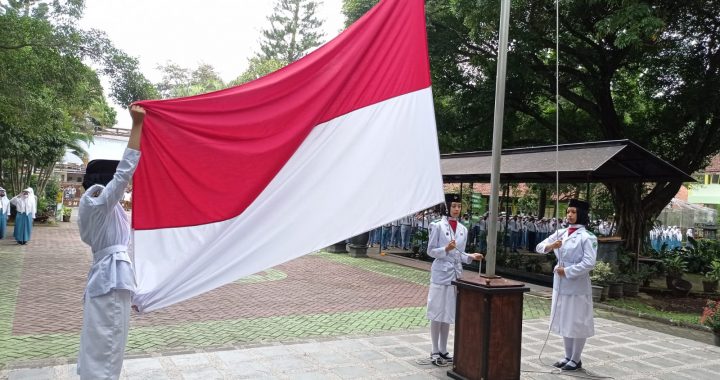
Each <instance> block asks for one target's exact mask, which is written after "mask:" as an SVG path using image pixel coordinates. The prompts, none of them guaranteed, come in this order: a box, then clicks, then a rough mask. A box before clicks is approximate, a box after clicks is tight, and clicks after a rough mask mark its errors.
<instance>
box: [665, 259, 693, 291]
mask: <svg viewBox="0 0 720 380" xmlns="http://www.w3.org/2000/svg"><path fill="white" fill-rule="evenodd" d="M662 264H663V268H665V284H666V285H667V288H668V289H670V290H674V289H675V286H674V285H673V282H674V281H675V280H677V279H682V276H683V274H685V272H687V264H686V263H685V260H683V258H682V256H680V255H674V256H667V257H664V258H663V259H662Z"/></svg>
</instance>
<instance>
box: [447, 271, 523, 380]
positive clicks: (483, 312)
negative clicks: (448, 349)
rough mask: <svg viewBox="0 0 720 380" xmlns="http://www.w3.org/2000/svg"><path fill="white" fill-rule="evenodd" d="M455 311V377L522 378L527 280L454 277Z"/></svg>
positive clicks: (475, 275)
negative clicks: (522, 281)
mask: <svg viewBox="0 0 720 380" xmlns="http://www.w3.org/2000/svg"><path fill="white" fill-rule="evenodd" d="M453 284H454V285H455V286H457V289H458V297H457V305H456V313H455V353H454V360H453V369H452V370H451V371H448V376H450V377H452V378H454V379H463V380H464V379H467V380H475V379H478V380H480V379H482V380H498V379H519V378H520V345H521V342H522V315H523V293H525V292H527V291H529V290H530V289H529V288H527V287H526V286H525V284H523V283H521V282H517V281H512V280H507V279H504V278H499V277H496V278H488V277H484V276H481V275H477V274H473V275H466V276H463V278H461V279H459V280H457V281H453Z"/></svg>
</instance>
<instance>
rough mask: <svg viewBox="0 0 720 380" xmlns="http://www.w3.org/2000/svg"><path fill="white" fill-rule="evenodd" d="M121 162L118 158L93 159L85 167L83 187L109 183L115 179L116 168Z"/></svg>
mask: <svg viewBox="0 0 720 380" xmlns="http://www.w3.org/2000/svg"><path fill="white" fill-rule="evenodd" d="M119 163H120V161H118V160H92V161H90V162H89V163H88V165H87V168H85V177H84V178H83V183H82V185H83V187H84V188H85V190H87V189H88V188H90V186H92V185H103V186H107V184H108V183H109V182H110V181H111V180H112V179H113V176H114V175H115V170H117V166H118V164H119Z"/></svg>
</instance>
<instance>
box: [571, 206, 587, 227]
mask: <svg viewBox="0 0 720 380" xmlns="http://www.w3.org/2000/svg"><path fill="white" fill-rule="evenodd" d="M568 207H575V210H577V221H576V223H577V224H582V225H585V226H587V224H588V223H589V222H590V215H589V214H590V203H588V202H586V201H581V200H579V199H571V200H570V202H568Z"/></svg>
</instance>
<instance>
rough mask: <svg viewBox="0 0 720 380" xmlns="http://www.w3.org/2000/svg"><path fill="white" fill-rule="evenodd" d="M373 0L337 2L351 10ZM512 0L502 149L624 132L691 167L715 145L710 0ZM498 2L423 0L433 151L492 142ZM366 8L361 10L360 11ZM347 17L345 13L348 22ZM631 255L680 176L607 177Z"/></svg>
mask: <svg viewBox="0 0 720 380" xmlns="http://www.w3.org/2000/svg"><path fill="white" fill-rule="evenodd" d="M372 3H374V1H372V0H346V1H345V2H344V8H343V9H344V11H346V15H349V14H350V13H349V11H353V12H355V13H352V15H353V17H359V15H361V14H362V13H361V12H360V11H361V10H362V8H363V7H364V6H367V5H372ZM559 5H560V17H559V24H560V28H559V30H558V33H559V52H558V51H557V50H556V48H555V33H556V29H555V2H554V1H550V0H518V1H513V2H512V9H511V16H510V34H509V38H510V39H509V53H508V63H507V65H508V66H507V83H506V111H505V128H504V136H503V140H504V141H503V147H515V146H531V145H546V144H553V143H555V112H556V106H555V92H556V86H555V83H556V81H555V58H556V57H557V56H558V54H559V62H560V63H559V71H560V75H559V79H558V82H559V85H558V86H557V91H558V93H559V95H560V98H559V101H558V103H559V108H558V113H559V139H560V141H559V142H560V143H569V142H580V141H593V140H612V139H624V138H628V139H632V140H633V141H635V142H637V143H638V144H640V145H641V146H643V147H645V148H647V149H648V150H650V151H651V152H653V153H655V154H656V155H658V156H660V157H661V158H663V159H665V160H667V161H668V162H670V163H672V164H673V165H675V166H676V167H678V168H679V169H681V170H683V171H685V172H687V173H692V172H695V171H696V170H699V169H701V168H703V167H704V166H705V165H706V164H707V162H708V160H709V158H710V157H711V156H713V155H714V154H717V153H718V152H719V151H720V133H719V132H720V99H718V98H719V97H720V91H719V90H720V88H719V87H720V13H719V12H717V9H716V8H717V7H716V5H717V4H716V3H715V2H713V1H702V0H690V1H684V2H677V1H671V0H664V1H640V0H632V1H625V0H623V1H619V0H611V1H594V0H572V1H570V0H569V1H563V2H560V3H559ZM499 6H500V2H497V1H492V2H477V1H475V0H452V1H446V0H428V1H427V2H426V12H427V15H428V40H429V49H430V60H431V71H432V79H433V92H434V95H435V106H436V112H437V122H438V133H439V140H440V145H441V150H442V151H443V152H451V151H463V150H479V149H489V147H490V146H491V141H492V139H491V135H492V120H493V104H494V101H495V99H494V88H495V72H496V64H497V62H496V56H497V41H498V30H499V25H498V23H499V21H498V20H499ZM366 8H367V9H369V6H367V7H366ZM349 21H352V20H349ZM606 186H607V188H608V189H609V191H610V194H611V195H612V199H613V203H614V206H615V210H616V214H617V218H618V229H619V231H620V233H621V235H622V236H624V237H625V238H626V239H627V240H626V247H627V248H630V249H633V250H636V249H638V248H639V245H638V244H639V241H641V239H642V237H643V236H645V231H647V229H648V228H649V222H650V221H651V220H653V219H654V218H655V217H657V215H658V214H659V212H660V211H661V210H662V208H663V207H664V206H665V205H666V204H667V203H668V202H669V201H670V199H671V198H672V197H673V196H674V195H675V194H676V192H677V191H678V190H679V188H680V186H681V183H680V182H665V183H657V184H618V183H607V184H606Z"/></svg>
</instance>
